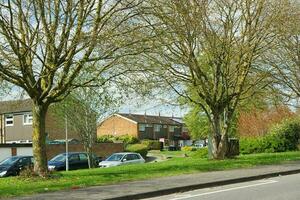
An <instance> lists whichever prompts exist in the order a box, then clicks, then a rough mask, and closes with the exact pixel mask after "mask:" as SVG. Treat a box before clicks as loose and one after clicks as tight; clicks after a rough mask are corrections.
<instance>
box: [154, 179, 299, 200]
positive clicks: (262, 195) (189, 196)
mask: <svg viewBox="0 0 300 200" xmlns="http://www.w3.org/2000/svg"><path fill="white" fill-rule="evenodd" d="M196 199H201V200H300V174H294V175H288V176H280V177H276V178H271V179H264V180H259V181H251V182H244V183H238V184H231V185H226V186H220V187H214V188H205V189H200V190H194V191H190V192H184V193H176V194H172V195H167V196H160V197H156V198H149V199H148V200H196Z"/></svg>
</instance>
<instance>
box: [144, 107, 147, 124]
mask: <svg viewBox="0 0 300 200" xmlns="http://www.w3.org/2000/svg"><path fill="white" fill-rule="evenodd" d="M146 117H147V113H146V110H145V114H144V120H145V123H146V122H147V120H146Z"/></svg>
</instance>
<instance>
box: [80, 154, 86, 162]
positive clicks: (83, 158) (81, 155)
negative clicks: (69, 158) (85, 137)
mask: <svg viewBox="0 0 300 200" xmlns="http://www.w3.org/2000/svg"><path fill="white" fill-rule="evenodd" d="M79 159H80V160H81V161H86V160H87V159H88V157H87V155H86V154H83V153H81V154H79Z"/></svg>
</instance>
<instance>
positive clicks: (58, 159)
mask: <svg viewBox="0 0 300 200" xmlns="http://www.w3.org/2000/svg"><path fill="white" fill-rule="evenodd" d="M68 160H69V169H70V170H75V169H86V168H89V165H88V156H87V153H85V152H69V153H68ZM92 160H93V162H94V163H92V164H93V165H94V166H98V164H99V162H100V161H101V158H99V157H97V156H96V155H94V154H92ZM48 169H49V170H50V171H54V170H55V171H60V170H65V169H66V153H62V154H58V155H57V156H55V157H54V158H52V159H51V160H49V161H48Z"/></svg>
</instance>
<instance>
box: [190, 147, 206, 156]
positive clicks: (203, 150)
mask: <svg viewBox="0 0 300 200" xmlns="http://www.w3.org/2000/svg"><path fill="white" fill-rule="evenodd" d="M191 156H192V157H194V158H208V148H207V147H203V148H200V149H197V150H196V151H194V152H193V154H192V155H191Z"/></svg>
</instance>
